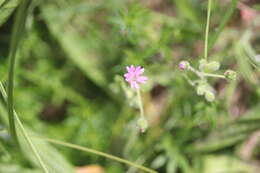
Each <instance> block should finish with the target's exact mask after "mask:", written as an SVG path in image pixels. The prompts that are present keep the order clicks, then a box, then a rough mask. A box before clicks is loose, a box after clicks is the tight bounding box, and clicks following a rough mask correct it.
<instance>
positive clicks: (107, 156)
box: [33, 136, 157, 173]
mask: <svg viewBox="0 0 260 173" xmlns="http://www.w3.org/2000/svg"><path fill="white" fill-rule="evenodd" d="M33 137H35V138H39V139H41V140H45V141H48V142H50V143H54V144H58V145H62V146H65V147H69V148H73V149H77V150H81V151H85V152H89V153H93V154H96V155H99V156H102V157H106V158H108V159H111V160H115V161H118V162H121V163H125V164H127V165H130V166H133V167H136V168H139V169H141V170H143V171H146V172H150V173H157V172H156V171H154V170H152V169H149V168H146V167H144V166H141V165H138V164H136V163H133V162H130V161H128V160H125V159H122V158H119V157H116V156H113V155H110V154H107V153H103V152H100V151H97V150H94V149H90V148H86V147H82V146H78V145H75V144H71V143H67V142H63V141H59V140H55V139H50V138H45V137H38V136H33Z"/></svg>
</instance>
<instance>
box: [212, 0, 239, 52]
mask: <svg viewBox="0 0 260 173" xmlns="http://www.w3.org/2000/svg"><path fill="white" fill-rule="evenodd" d="M236 6H237V0H232V2H231V6H230V8H228V11H227V12H226V14H225V15H224V16H223V19H222V20H221V23H220V24H219V27H218V28H217V30H216V31H215V33H214V34H213V35H212V36H211V39H210V40H209V46H208V49H209V50H210V49H211V48H212V47H213V46H214V44H215V42H216V41H217V39H218V37H219V35H220V33H221V32H222V31H223V29H224V27H225V26H226V24H227V22H228V21H229V19H230V18H231V17H232V15H233V13H234V11H235V9H236Z"/></svg>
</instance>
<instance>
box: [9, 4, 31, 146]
mask: <svg viewBox="0 0 260 173" xmlns="http://www.w3.org/2000/svg"><path fill="white" fill-rule="evenodd" d="M28 3H29V1H28V0H24V1H22V3H21V4H20V6H19V7H18V11H17V12H16V15H15V21H14V26H13V30H12V35H11V43H10V49H9V55H8V59H9V72H8V87H7V106H8V115H9V128H10V133H11V136H12V138H13V140H14V141H15V143H16V145H17V147H18V148H20V146H19V141H18V137H17V133H16V129H15V121H14V112H13V109H14V106H13V88H14V69H15V59H16V52H17V48H18V45H19V43H20V41H21V38H22V33H23V30H24V25H25V21H26V16H27V6H28Z"/></svg>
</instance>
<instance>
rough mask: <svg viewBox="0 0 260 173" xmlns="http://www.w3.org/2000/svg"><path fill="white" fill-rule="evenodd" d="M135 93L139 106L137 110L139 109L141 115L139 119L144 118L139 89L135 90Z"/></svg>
mask: <svg viewBox="0 0 260 173" xmlns="http://www.w3.org/2000/svg"><path fill="white" fill-rule="evenodd" d="M136 92H137V98H138V104H139V109H140V113H141V114H140V115H141V118H144V108H143V102H142V98H141V93H140V89H139V88H138V89H137V90H136Z"/></svg>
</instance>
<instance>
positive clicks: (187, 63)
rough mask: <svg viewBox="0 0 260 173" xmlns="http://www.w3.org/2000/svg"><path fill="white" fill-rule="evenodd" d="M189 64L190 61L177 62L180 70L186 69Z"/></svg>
mask: <svg viewBox="0 0 260 173" xmlns="http://www.w3.org/2000/svg"><path fill="white" fill-rule="evenodd" d="M189 66H190V63H189V62H188V61H181V62H180V63H179V69H180V70H187V69H188V68H189Z"/></svg>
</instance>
